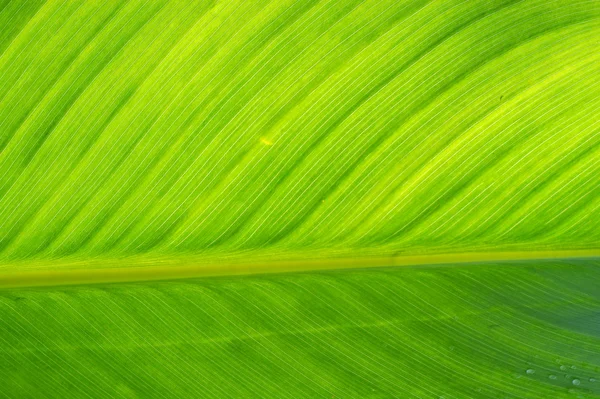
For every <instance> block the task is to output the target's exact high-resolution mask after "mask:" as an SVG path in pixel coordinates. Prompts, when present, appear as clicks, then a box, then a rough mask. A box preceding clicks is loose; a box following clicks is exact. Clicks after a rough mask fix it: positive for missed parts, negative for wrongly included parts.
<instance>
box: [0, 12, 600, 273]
mask: <svg viewBox="0 0 600 399" xmlns="http://www.w3.org/2000/svg"><path fill="white" fill-rule="evenodd" d="M599 16H600V3H598V2H597V1H589V0H585V1H575V0H554V1H547V0H519V1H517V0H493V1H490V0H472V1H459V0H440V1H438V0H436V1H425V0H402V1H398V0H384V1H382V0H343V1H339V0H323V1H317V0H292V1H285V0H269V1H264V0H259V1H216V0H215V1H168V0H157V1H151V2H147V1H145V0H139V1H138V0H127V1H106V2H100V1H76V2H71V1H62V0H48V1H46V2H37V1H27V2H23V1H18V0H13V1H6V0H4V1H1V2H0V26H2V28H3V29H1V31H2V36H0V267H1V268H3V269H14V268H15V267H16V265H17V264H18V265H23V267H27V261H28V260H31V261H32V262H42V263H43V262H53V261H57V260H58V261H63V260H64V261H66V262H71V261H72V262H71V263H77V262H79V263H81V264H83V265H85V264H86V261H88V260H90V261H93V260H94V259H98V258H105V259H126V258H129V257H133V258H137V259H142V258H144V257H146V258H147V259H148V260H152V259H157V258H178V257H196V258H198V261H199V262H200V263H207V262H205V261H203V258H206V259H205V260H210V259H216V258H219V257H221V258H226V257H229V256H232V255H235V254H241V255H239V256H242V257H245V258H247V259H248V260H253V257H254V255H253V254H254V253H257V254H272V255H273V256H274V257H284V258H285V257H286V256H287V255H286V254H288V253H289V254H298V253H302V252H318V253H320V254H322V255H323V257H324V258H328V257H329V256H335V254H336V253H339V252H344V251H347V252H349V253H351V255H352V256H355V254H358V255H359V256H360V254H361V253H363V252H366V253H368V254H369V256H377V254H379V255H381V256H389V255H397V254H408V255H412V254H414V253H449V252H453V253H462V252H473V251H475V252H482V251H488V250H491V251H531V250H542V251H548V250H575V249H577V250H582V249H583V250H585V249H598V248H600V225H599V223H600V195H599V193H600V188H599V187H600V136H599V131H600V130H599V129H600V125H598V122H599V120H600V113H599V110H600V104H599V101H600V83H599V80H598V76H599V75H600V43H599V40H598V37H599V35H600V18H599ZM5 27H6V29H4V28H5ZM257 256H258V255H257ZM261 256H262V255H261ZM19 267H21V266H19Z"/></svg>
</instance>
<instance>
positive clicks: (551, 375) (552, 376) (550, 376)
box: [548, 374, 556, 380]
mask: <svg viewBox="0 0 600 399" xmlns="http://www.w3.org/2000/svg"><path fill="white" fill-rule="evenodd" d="M548 378H550V379H551V380H555V379H556V376H555V375H554V374H550V375H549V376H548Z"/></svg>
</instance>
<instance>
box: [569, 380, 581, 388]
mask: <svg viewBox="0 0 600 399" xmlns="http://www.w3.org/2000/svg"><path fill="white" fill-rule="evenodd" d="M571 382H572V383H573V385H575V386H577V385H579V384H581V381H579V378H574V379H573V381H571Z"/></svg>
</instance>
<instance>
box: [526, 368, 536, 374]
mask: <svg viewBox="0 0 600 399" xmlns="http://www.w3.org/2000/svg"><path fill="white" fill-rule="evenodd" d="M526 373H527V374H534V373H535V370H534V369H527V371H526Z"/></svg>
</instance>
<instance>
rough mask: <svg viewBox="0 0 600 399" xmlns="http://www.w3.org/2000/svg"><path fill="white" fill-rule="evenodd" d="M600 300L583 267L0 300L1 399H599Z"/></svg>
mask: <svg viewBox="0 0 600 399" xmlns="http://www.w3.org/2000/svg"><path fill="white" fill-rule="evenodd" d="M599 285H600V261H597V260H588V261H545V262H537V261H528V262H503V263H487V264H486V263H480V264H470V265H446V266H429V267H414V268H382V269H369V270H347V271H343V270H340V271H334V272H320V273H316V272H312V273H297V274H282V275H265V276H246V277H223V278H209V279H203V280H195V281H194V280H190V281H181V282H156V283H139V284H116V285H106V286H89V287H83V286H81V287H68V288H48V289H41V288H40V289H33V288H31V289H15V290H8V291H6V290H5V291H3V292H2V294H1V299H0V341H1V343H0V386H1V387H2V389H0V396H7V397H10V398H16V397H18V398H27V397H31V398H38V397H45V396H48V397H59V396H60V397H86V396H88V395H89V396H90V397H220V398H230V397H273V398H274V397H277V398H312V397H314V398H331V397H336V398H363V397H373V398H390V397H397V398H411V397H421V398H440V397H444V398H469V397H476V398H560V397H584V398H597V397H600V382H598V380H599V379H600V336H599V334H598V332H599V331H600V324H599V323H600V319H599V318H598V314H599V309H600V292H598V290H595V289H594V287H597V286H599ZM528 370H529V371H528ZM2 394H4V395H2Z"/></svg>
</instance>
